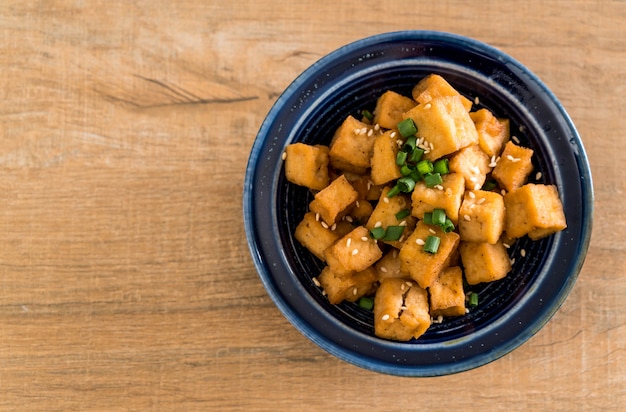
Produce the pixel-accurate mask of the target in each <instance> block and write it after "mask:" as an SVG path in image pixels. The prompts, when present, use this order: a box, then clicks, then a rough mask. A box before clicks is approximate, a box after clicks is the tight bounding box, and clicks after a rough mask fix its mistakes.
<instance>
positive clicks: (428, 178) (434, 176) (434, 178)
mask: <svg viewBox="0 0 626 412" xmlns="http://www.w3.org/2000/svg"><path fill="white" fill-rule="evenodd" d="M424 183H426V187H431V188H432V187H435V186H437V185H440V184H442V183H443V179H442V178H441V175H440V174H439V173H429V174H427V175H425V176H424Z"/></svg>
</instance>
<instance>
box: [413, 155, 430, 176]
mask: <svg viewBox="0 0 626 412" xmlns="http://www.w3.org/2000/svg"><path fill="white" fill-rule="evenodd" d="M416 168H417V171H418V172H420V174H421V175H422V176H425V175H427V174H429V173H432V172H433V164H432V163H431V161H430V160H426V159H424V160H420V161H419V162H417V165H416Z"/></svg>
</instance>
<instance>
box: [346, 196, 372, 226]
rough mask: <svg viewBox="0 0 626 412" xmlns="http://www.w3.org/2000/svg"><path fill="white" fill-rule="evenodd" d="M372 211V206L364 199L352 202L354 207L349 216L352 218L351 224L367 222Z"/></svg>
mask: <svg viewBox="0 0 626 412" xmlns="http://www.w3.org/2000/svg"><path fill="white" fill-rule="evenodd" d="M373 211H374V206H372V204H371V203H370V202H368V201H367V200H365V199H358V200H357V201H356V202H354V207H353V208H352V210H351V211H350V214H349V216H350V217H351V218H352V219H351V223H354V224H361V223H362V222H367V219H369V217H370V216H371V215H372V212H373Z"/></svg>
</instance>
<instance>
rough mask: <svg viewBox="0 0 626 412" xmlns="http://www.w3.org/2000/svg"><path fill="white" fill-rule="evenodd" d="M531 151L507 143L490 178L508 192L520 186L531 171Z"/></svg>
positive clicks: (510, 142) (509, 142)
mask: <svg viewBox="0 0 626 412" xmlns="http://www.w3.org/2000/svg"><path fill="white" fill-rule="evenodd" d="M532 157H533V150H532V149H529V148H526V147H521V146H518V145H516V144H515V143H513V142H512V141H508V142H507V143H506V145H505V146H504V150H503V151H502V155H501V156H500V160H498V164H497V165H496V167H495V168H494V169H493V171H492V172H491V176H492V177H493V178H494V179H495V180H496V182H498V184H499V185H500V187H502V188H504V189H506V190H507V191H508V192H510V191H511V190H515V189H517V188H518V187H520V186H522V185H523V184H524V183H525V182H526V179H527V178H528V175H529V174H530V172H532V171H533V163H532Z"/></svg>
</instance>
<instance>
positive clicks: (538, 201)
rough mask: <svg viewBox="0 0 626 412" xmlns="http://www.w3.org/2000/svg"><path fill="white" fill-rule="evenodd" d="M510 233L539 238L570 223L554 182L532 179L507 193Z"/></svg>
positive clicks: (507, 218)
mask: <svg viewBox="0 0 626 412" xmlns="http://www.w3.org/2000/svg"><path fill="white" fill-rule="evenodd" d="M504 206H505V207H506V225H505V230H506V234H507V236H510V237H513V238H520V237H522V236H524V235H528V236H529V237H530V238H531V239H533V240H537V239H540V238H542V237H545V236H548V235H550V234H552V233H555V232H558V231H561V230H563V229H565V228H566V227H567V223H566V221H565V213H564V212H563V204H562V203H561V199H560V198H559V193H558V191H557V188H556V186H554V185H542V184H533V183H528V184H526V185H524V186H522V187H520V188H519V189H517V190H514V191H512V192H509V193H507V194H506V195H505V196H504Z"/></svg>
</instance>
